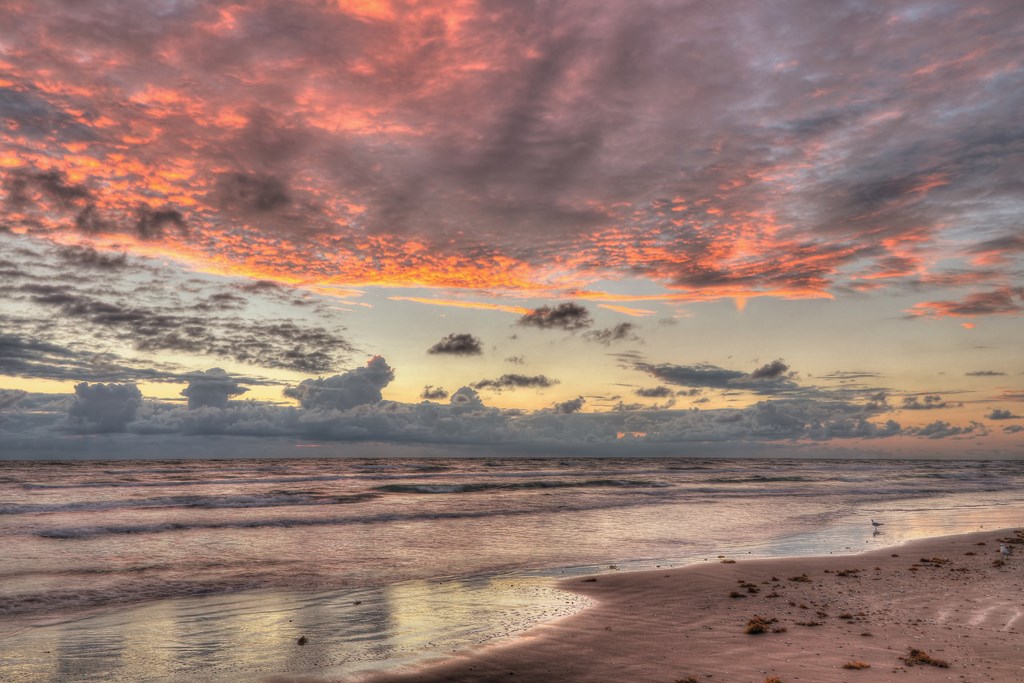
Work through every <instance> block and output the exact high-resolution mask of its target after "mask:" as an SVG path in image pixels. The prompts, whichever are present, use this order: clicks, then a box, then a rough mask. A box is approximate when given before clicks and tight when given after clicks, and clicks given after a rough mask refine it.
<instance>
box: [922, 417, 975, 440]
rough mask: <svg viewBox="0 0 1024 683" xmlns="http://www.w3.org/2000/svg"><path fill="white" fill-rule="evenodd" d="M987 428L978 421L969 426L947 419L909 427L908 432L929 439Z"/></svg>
mask: <svg viewBox="0 0 1024 683" xmlns="http://www.w3.org/2000/svg"><path fill="white" fill-rule="evenodd" d="M984 432H985V428H984V426H983V425H981V424H979V423H977V422H971V423H970V424H969V425H967V426H958V425H952V424H950V423H949V422H946V421H945V420H936V421H935V422H932V423H930V424H927V425H925V426H924V427H909V428H907V433H909V434H913V435H914V436H921V437H925V438H928V439H945V438H948V437H951V436H963V435H967V434H974V433H984Z"/></svg>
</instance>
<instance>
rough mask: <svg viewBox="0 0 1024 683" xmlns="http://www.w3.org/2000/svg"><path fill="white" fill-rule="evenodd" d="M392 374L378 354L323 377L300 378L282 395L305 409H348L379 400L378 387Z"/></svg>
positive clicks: (393, 373) (393, 376) (387, 382)
mask: <svg viewBox="0 0 1024 683" xmlns="http://www.w3.org/2000/svg"><path fill="white" fill-rule="evenodd" d="M394 378H395V371H394V370H393V369H392V368H391V366H390V365H388V363H387V361H386V360H384V358H382V357H381V356H374V357H373V358H371V359H370V360H369V361H367V363H366V366H365V367H362V368H356V369H354V370H349V371H348V372H346V373H344V374H341V375H334V376H332V377H327V378H322V377H321V378H318V379H304V380H302V382H301V383H299V385H298V386H295V387H288V388H287V389H285V390H284V395H285V396H287V397H289V398H294V399H295V400H297V401H298V402H299V404H300V405H301V406H302V407H303V408H304V409H306V410H317V409H325V410H348V409H350V408H354V407H355V406H359V405H364V404H373V403H379V402H380V400H381V398H382V397H383V396H382V394H381V390H382V389H384V388H385V387H386V386H387V385H388V384H390V383H391V381H392V380H393V379H394Z"/></svg>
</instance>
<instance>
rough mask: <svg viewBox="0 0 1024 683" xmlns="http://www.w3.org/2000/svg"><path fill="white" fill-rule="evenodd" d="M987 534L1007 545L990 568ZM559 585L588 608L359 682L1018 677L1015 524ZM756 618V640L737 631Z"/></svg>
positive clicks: (1022, 572)
mask: <svg viewBox="0 0 1024 683" xmlns="http://www.w3.org/2000/svg"><path fill="white" fill-rule="evenodd" d="M1001 541H1004V542H1007V543H1008V545H1009V547H1010V548H1012V549H1013V550H1014V552H1013V553H1012V554H1011V555H1010V556H1009V557H1008V558H1006V560H1005V562H1003V561H1002V560H1001V558H1000V553H999V544H1000V542H1001ZM561 587H562V588H564V589H566V590H570V591H574V592H576V593H580V594H582V595H585V596H587V597H589V598H591V599H593V600H594V601H595V602H596V604H595V605H594V606H593V607H591V608H589V609H587V610H585V611H583V612H581V613H579V614H577V615H574V616H571V617H567V618H564V619H561V620H559V621H556V622H552V623H548V624H543V625H541V626H539V627H537V628H535V629H534V630H532V631H530V632H529V633H528V634H527V635H526V636H524V637H521V638H518V639H516V640H514V641H511V642H508V643H503V644H498V645H493V646H490V647H485V648H481V649H479V650H474V651H470V652H466V653H459V654H457V655H456V656H454V657H453V658H451V659H448V660H446V661H443V662H439V663H436V664H433V665H429V666H424V667H419V668H417V669H414V670H406V671H398V672H388V673H385V674H378V675H375V676H373V677H371V678H370V679H364V680H368V681H372V682H373V683H384V682H392V681H394V682H398V681H405V682H412V681H416V682H440V681H467V682H469V681H520V682H521V681H538V682H539V681H545V682H548V681H601V682H602V683H607V682H609V681H663V682H666V683H683V682H685V683H691V682H693V681H696V682H710V683H716V682H718V683H747V682H752V683H764V682H765V681H772V680H773V677H774V678H775V679H776V680H777V681H781V682H782V683H790V682H791V681H805V682H813V683H831V682H838V681H843V682H846V681H851V682H852V681H864V682H868V681H961V682H978V681H1007V682H1010V681H1015V682H1020V681H1024V531H1022V530H1016V529H1010V530H1001V531H989V532H979V533H974V534H969V535H962V536H949V537H943V538H935V539H926V540H921V541H914V542H912V543H908V544H906V545H902V546H897V547H894V548H888V549H884V550H879V551H873V552H869V553H864V554H859V555H845V556H839V555H830V556H826V557H805V558H786V559H771V560H743V559H742V558H737V560H736V561H732V558H728V557H721V558H718V557H712V558H708V560H707V561H705V562H702V563H699V564H696V565H690V566H688V567H684V568H681V569H673V570H666V571H661V570H656V571H648V572H635V573H622V574H617V573H613V574H604V575H600V576H596V577H589V578H583V579H579V578H576V579H572V580H568V581H565V582H563V583H562V586H561ZM757 618H760V620H761V630H763V632H761V633H747V630H748V627H749V625H750V624H751V622H752V621H754V623H755V626H756V624H757V621H756V619H757ZM753 630H758V629H757V628H756V627H755V628H754V629H753ZM912 651H917V652H918V653H922V656H917V657H915V656H912V654H911V652H912ZM929 659H930V660H931V661H930V662H929V661H928V660H929ZM942 664H945V665H946V666H942ZM850 667H855V668H850Z"/></svg>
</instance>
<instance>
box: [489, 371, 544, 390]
mask: <svg viewBox="0 0 1024 683" xmlns="http://www.w3.org/2000/svg"><path fill="white" fill-rule="evenodd" d="M556 384H558V380H557V379H549V378H548V377H545V376H544V375H519V374H515V373H507V374H504V375H502V376H501V377H499V378H498V379H482V380H480V381H479V382H475V383H474V384H473V385H472V386H473V388H474V389H493V390H494V391H502V390H504V389H528V388H536V389H546V388H548V387H551V386H554V385H556Z"/></svg>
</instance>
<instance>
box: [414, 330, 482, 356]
mask: <svg viewBox="0 0 1024 683" xmlns="http://www.w3.org/2000/svg"><path fill="white" fill-rule="evenodd" d="M483 352H484V351H483V342H481V341H480V340H479V339H477V338H476V337H474V336H473V335H471V334H466V333H452V334H449V335H447V336H446V337H444V338H442V339H441V341H439V342H437V343H436V344H434V345H433V346H431V347H430V348H429V349H427V353H431V354H445V355H452V356H479V355H480V354H482V353H483Z"/></svg>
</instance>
